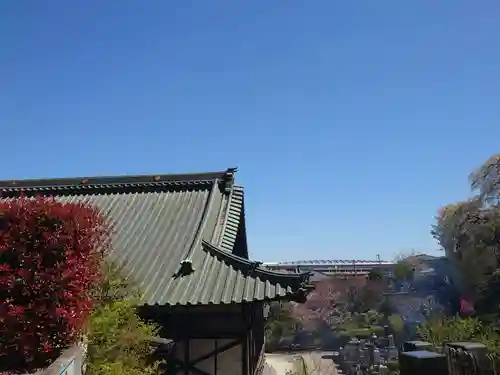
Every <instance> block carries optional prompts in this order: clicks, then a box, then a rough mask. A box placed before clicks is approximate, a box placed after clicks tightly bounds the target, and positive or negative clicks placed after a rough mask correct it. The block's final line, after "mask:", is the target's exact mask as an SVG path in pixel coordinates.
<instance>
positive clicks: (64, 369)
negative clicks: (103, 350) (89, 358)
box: [36, 345, 85, 375]
mask: <svg viewBox="0 0 500 375" xmlns="http://www.w3.org/2000/svg"><path fill="white" fill-rule="evenodd" d="M84 358H85V348H84V347H83V346H79V345H75V346H73V347H71V348H69V349H66V350H65V351H64V352H63V353H62V355H61V356H60V357H59V358H57V359H56V360H55V361H54V362H53V363H52V364H51V365H50V366H49V367H47V368H46V369H43V370H40V371H38V372H36V375H82V373H83V371H82V367H83V361H84Z"/></svg>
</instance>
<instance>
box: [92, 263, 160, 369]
mask: <svg viewBox="0 0 500 375" xmlns="http://www.w3.org/2000/svg"><path fill="white" fill-rule="evenodd" d="M105 275H106V278H105V280H104V282H103V284H102V287H101V290H100V295H99V296H98V300H99V304H98V306H97V308H95V309H94V311H93V312H92V314H91V316H90V319H89V325H88V331H87V336H86V338H87V343H88V344H87V358H86V366H87V370H86V375H151V374H154V373H156V372H157V368H158V366H159V363H158V362H154V363H151V361H150V356H151V354H152V353H153V351H154V349H155V348H154V346H153V344H152V338H154V337H155V336H156V335H157V332H158V327H157V326H156V325H154V324H150V323H146V322H144V321H143V320H142V319H141V318H140V317H139V316H138V315H137V313H136V307H137V305H138V296H137V293H134V292H132V291H131V290H130V288H129V285H128V284H127V283H126V282H125V281H124V279H123V278H122V277H121V275H120V272H119V270H118V268H116V267H114V266H110V265H107V269H106V272H105Z"/></svg>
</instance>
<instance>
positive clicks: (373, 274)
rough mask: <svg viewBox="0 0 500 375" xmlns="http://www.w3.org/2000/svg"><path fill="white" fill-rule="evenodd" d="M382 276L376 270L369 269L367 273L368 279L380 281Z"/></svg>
mask: <svg viewBox="0 0 500 375" xmlns="http://www.w3.org/2000/svg"><path fill="white" fill-rule="evenodd" d="M383 279H384V276H383V275H382V274H381V273H380V272H379V271H378V270H375V269H374V270H371V271H370V272H369V273H368V280H370V281H382V280H383Z"/></svg>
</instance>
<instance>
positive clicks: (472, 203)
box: [431, 154, 500, 294]
mask: <svg viewBox="0 0 500 375" xmlns="http://www.w3.org/2000/svg"><path fill="white" fill-rule="evenodd" d="M469 180H470V187H471V189H472V190H473V191H475V192H477V195H476V196H474V197H473V198H472V199H470V200H468V201H465V202H459V203H455V204H450V205H447V206H445V207H444V208H442V209H441V210H440V211H439V212H438V215H437V217H436V224H435V225H434V226H433V227H432V231H431V233H432V235H433V236H434V238H436V240H437V241H438V242H439V244H440V245H441V246H442V247H443V249H444V250H445V251H446V255H447V256H448V257H449V258H450V259H452V260H453V261H454V262H455V264H456V265H457V268H458V270H459V271H460V274H461V275H462V277H461V281H462V287H463V288H464V289H465V290H466V291H468V292H469V293H471V294H473V293H474V294H476V293H477V292H478V291H479V289H480V288H481V287H482V286H483V285H484V283H486V281H487V280H488V277H489V275H491V273H492V272H493V271H494V270H495V269H496V268H497V267H498V264H499V262H498V258H499V245H500V205H499V199H498V198H499V197H500V155H498V154H497V155H493V156H492V157H490V158H489V159H488V160H487V161H486V162H485V163H484V164H483V165H482V166H480V167H479V168H477V169H476V170H475V171H474V172H472V173H471V174H470V176H469Z"/></svg>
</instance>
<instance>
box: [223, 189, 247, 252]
mask: <svg viewBox="0 0 500 375" xmlns="http://www.w3.org/2000/svg"><path fill="white" fill-rule="evenodd" d="M243 200H244V191H243V186H240V185H234V187H233V188H232V190H231V193H230V196H229V204H228V207H227V210H226V214H225V218H224V223H223V225H222V235H221V237H220V240H219V243H218V245H219V246H220V248H221V249H223V250H226V251H229V252H233V249H234V244H235V242H236V237H237V236H238V228H239V225H240V218H241V214H242V212H243Z"/></svg>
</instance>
